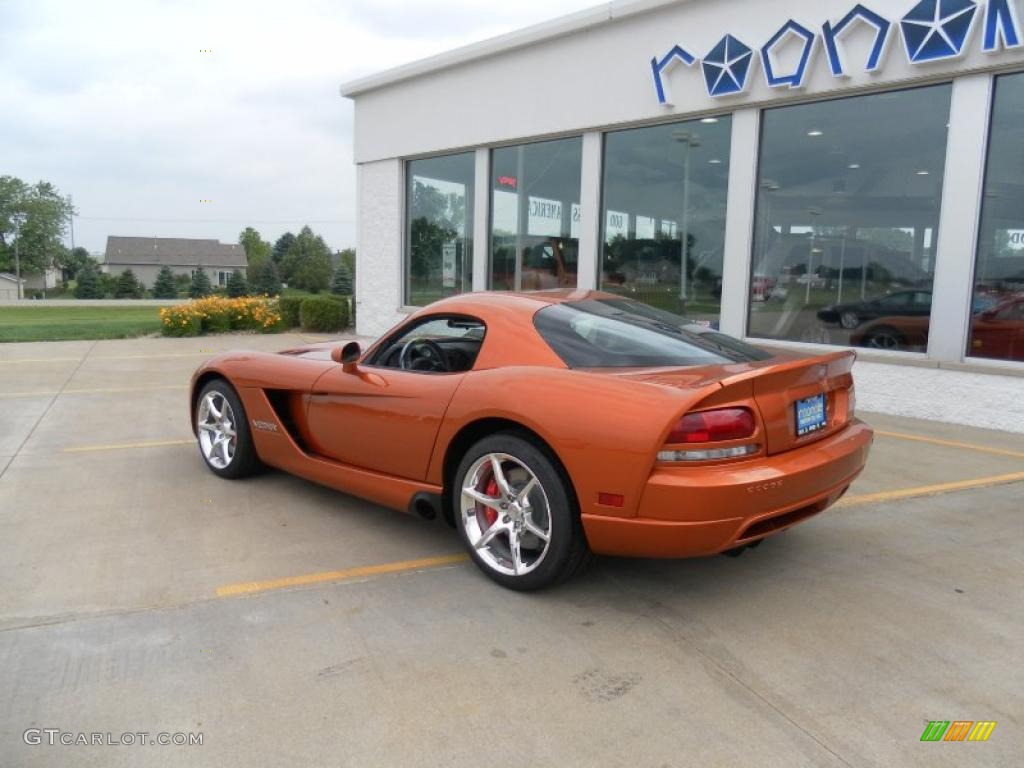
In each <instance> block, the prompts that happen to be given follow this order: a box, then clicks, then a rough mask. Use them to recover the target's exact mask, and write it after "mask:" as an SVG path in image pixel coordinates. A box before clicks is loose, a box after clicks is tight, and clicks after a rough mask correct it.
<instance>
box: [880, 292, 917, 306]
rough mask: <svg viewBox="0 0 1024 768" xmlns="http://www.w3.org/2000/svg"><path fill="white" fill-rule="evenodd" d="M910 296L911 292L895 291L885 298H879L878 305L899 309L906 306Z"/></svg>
mask: <svg viewBox="0 0 1024 768" xmlns="http://www.w3.org/2000/svg"><path fill="white" fill-rule="evenodd" d="M909 298H910V294H909V293H894V294H893V295H891V296H885V297H884V298H881V299H879V300H878V306H880V307H884V308H885V309H898V308H899V307H905V306H906V305H907V300H908V299H909Z"/></svg>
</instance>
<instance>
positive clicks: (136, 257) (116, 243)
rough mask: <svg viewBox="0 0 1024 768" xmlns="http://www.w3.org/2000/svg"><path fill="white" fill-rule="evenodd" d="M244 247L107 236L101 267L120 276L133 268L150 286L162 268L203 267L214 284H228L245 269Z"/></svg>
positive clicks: (190, 270)
mask: <svg viewBox="0 0 1024 768" xmlns="http://www.w3.org/2000/svg"><path fill="white" fill-rule="evenodd" d="M246 265H247V264H246V260H245V249H244V248H242V246H240V245H236V244H234V243H222V242H220V241H218V240H199V239H191V238H185V237H120V236H117V235H111V236H110V237H108V238H107V251H106V254H105V255H104V259H103V264H102V265H101V269H102V270H103V271H104V272H107V273H109V274H112V275H117V274H120V273H121V272H123V271H124V270H126V269H131V271H132V272H134V273H135V276H136V277H137V278H138V279H139V282H141V283H142V284H143V285H145V286H147V287H151V286H152V285H153V283H154V282H155V281H156V276H157V273H158V272H159V271H160V269H161V267H170V268H171V271H172V272H174V274H175V275H187V276H189V277H191V276H192V273H193V272H195V271H196V270H197V269H199V268H200V267H202V268H203V269H204V270H206V274H207V275H209V276H210V282H211V283H213V285H215V286H217V285H226V284H227V281H228V277H230V276H231V273H232V272H233V271H234V270H236V269H240V270H243V271H244V270H245V268H246Z"/></svg>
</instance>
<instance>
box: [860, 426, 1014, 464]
mask: <svg viewBox="0 0 1024 768" xmlns="http://www.w3.org/2000/svg"><path fill="white" fill-rule="evenodd" d="M875 435H878V436H880V437H893V438H896V439H898V440H913V441H914V442H918V443H930V444H932V445H944V446H947V447H949V448H960V449H963V450H966V451H979V452H981V453H994V454H996V455H997V456H1013V457H1014V458H1017V459H1024V452H1022V451H1011V450H1008V449H1006V448H994V447H992V446H989V445H977V444H976V443H961V442H959V441H957V440H944V439H942V438H940V437H924V436H923V435H910V434H907V433H906V432H889V431H887V430H884V429H876V430H875Z"/></svg>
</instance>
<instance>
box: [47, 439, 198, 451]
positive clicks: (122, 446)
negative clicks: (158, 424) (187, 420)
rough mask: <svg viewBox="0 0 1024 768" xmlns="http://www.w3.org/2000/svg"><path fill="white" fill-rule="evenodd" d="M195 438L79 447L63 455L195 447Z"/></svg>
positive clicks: (67, 449)
mask: <svg viewBox="0 0 1024 768" xmlns="http://www.w3.org/2000/svg"><path fill="white" fill-rule="evenodd" d="M195 441H196V440H195V438H194V437H193V438H190V439H188V440H149V441H144V442H141V443H106V444H104V445H79V446H75V447H74V448H65V449H64V450H63V451H61V452H62V453H92V452H94V451H124V450H128V449H134V448H162V447H164V446H168V445H193V444H194V443H195Z"/></svg>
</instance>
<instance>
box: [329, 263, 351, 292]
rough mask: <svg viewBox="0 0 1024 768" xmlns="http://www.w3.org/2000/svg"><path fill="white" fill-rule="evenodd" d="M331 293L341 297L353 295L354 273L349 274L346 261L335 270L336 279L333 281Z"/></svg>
mask: <svg viewBox="0 0 1024 768" xmlns="http://www.w3.org/2000/svg"><path fill="white" fill-rule="evenodd" d="M331 293H335V294H338V295H339V296H351V295H352V273H351V272H349V269H348V264H346V263H345V262H344V261H342V262H339V263H338V268H337V269H336V270H334V278H333V279H332V280H331Z"/></svg>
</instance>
